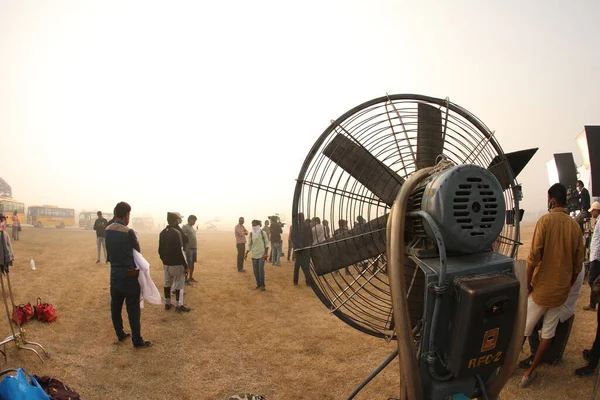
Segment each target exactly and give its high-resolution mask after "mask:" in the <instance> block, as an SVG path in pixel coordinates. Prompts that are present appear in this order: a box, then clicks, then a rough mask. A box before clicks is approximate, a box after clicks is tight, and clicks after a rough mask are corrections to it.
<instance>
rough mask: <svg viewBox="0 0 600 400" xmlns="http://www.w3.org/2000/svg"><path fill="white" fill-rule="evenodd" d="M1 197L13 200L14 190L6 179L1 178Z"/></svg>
mask: <svg viewBox="0 0 600 400" xmlns="http://www.w3.org/2000/svg"><path fill="white" fill-rule="evenodd" d="M0 197H10V198H12V188H11V187H10V185H9V184H8V182H6V181H5V180H4V178H0Z"/></svg>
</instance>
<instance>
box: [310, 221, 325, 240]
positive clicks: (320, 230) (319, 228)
mask: <svg viewBox="0 0 600 400" xmlns="http://www.w3.org/2000/svg"><path fill="white" fill-rule="evenodd" d="M311 225H312V237H313V242H312V244H313V246H314V245H316V244H319V243H325V228H324V227H323V225H322V224H321V218H319V217H314V218H313V219H312V224H311Z"/></svg>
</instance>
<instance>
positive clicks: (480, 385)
mask: <svg viewBox="0 0 600 400" xmlns="http://www.w3.org/2000/svg"><path fill="white" fill-rule="evenodd" d="M475 379H477V382H478V383H479V387H480V388H481V394H482V395H483V399H484V400H489V397H488V394H487V391H486V390H485V385H484V384H483V379H481V376H480V375H479V374H477V375H475Z"/></svg>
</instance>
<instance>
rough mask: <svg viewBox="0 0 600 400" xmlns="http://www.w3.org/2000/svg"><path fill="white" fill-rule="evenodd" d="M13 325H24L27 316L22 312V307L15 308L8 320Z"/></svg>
mask: <svg viewBox="0 0 600 400" xmlns="http://www.w3.org/2000/svg"><path fill="white" fill-rule="evenodd" d="M10 319H11V320H12V321H13V322H14V323H15V324H19V325H24V324H25V323H27V316H26V314H25V311H24V310H23V305H20V306H15V309H14V310H13V313H12V317H11V318H10Z"/></svg>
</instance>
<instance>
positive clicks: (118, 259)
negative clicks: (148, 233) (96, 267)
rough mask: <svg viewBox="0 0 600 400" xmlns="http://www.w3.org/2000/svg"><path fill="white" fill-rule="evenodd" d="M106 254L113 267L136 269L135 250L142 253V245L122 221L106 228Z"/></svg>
mask: <svg viewBox="0 0 600 400" xmlns="http://www.w3.org/2000/svg"><path fill="white" fill-rule="evenodd" d="M105 233H106V239H105V240H106V252H107V253H108V259H109V261H110V266H111V267H126V268H131V269H135V261H133V249H136V250H137V251H139V252H141V250H140V244H139V242H138V240H137V237H136V236H135V232H134V231H133V229H129V228H128V227H127V225H125V224H124V223H123V222H121V221H115V222H114V223H112V224H110V225H109V226H107V227H106V232H105Z"/></svg>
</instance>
